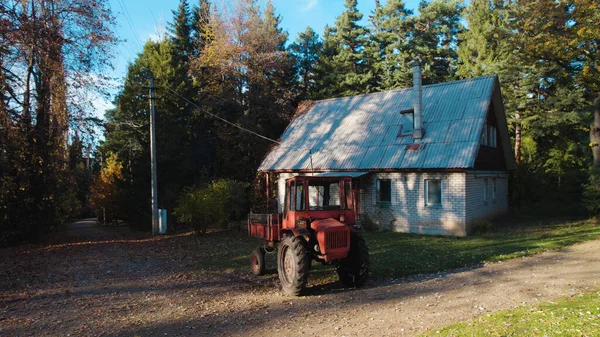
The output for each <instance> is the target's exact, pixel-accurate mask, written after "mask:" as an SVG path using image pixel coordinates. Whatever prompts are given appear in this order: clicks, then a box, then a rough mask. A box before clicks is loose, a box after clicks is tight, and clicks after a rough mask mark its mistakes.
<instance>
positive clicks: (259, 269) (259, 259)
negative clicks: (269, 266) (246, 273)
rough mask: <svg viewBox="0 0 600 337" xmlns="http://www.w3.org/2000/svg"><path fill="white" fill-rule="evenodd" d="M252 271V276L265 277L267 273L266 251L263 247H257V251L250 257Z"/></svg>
mask: <svg viewBox="0 0 600 337" xmlns="http://www.w3.org/2000/svg"><path fill="white" fill-rule="evenodd" d="M250 270H252V274H254V275H256V276H260V275H263V274H264V273H265V249H264V248H262V247H256V249H255V250H254V251H253V252H252V254H251V255H250Z"/></svg>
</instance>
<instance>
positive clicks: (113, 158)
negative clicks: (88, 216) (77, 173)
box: [89, 153, 123, 223]
mask: <svg viewBox="0 0 600 337" xmlns="http://www.w3.org/2000/svg"><path fill="white" fill-rule="evenodd" d="M122 169H123V165H122V164H121V163H120V162H119V159H118V158H117V155H116V154H114V153H113V154H111V155H110V156H109V157H108V158H107V159H106V164H105V166H104V168H103V169H102V170H101V171H100V173H98V174H97V175H96V176H95V177H94V180H93V182H92V185H91V186H90V200H89V201H90V206H91V207H92V209H93V210H94V212H95V213H96V215H97V216H98V219H99V220H100V221H102V222H104V223H110V222H112V221H114V220H116V219H122V218H123V217H122V215H123V214H122V212H123V210H122V207H120V202H119V188H118V184H119V182H120V181H121V180H122V179H123V174H122V173H121V170H122Z"/></svg>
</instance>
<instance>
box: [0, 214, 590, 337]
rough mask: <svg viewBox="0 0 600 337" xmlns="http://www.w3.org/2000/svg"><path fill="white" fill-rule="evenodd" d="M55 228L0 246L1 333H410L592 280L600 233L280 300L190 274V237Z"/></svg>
mask: <svg viewBox="0 0 600 337" xmlns="http://www.w3.org/2000/svg"><path fill="white" fill-rule="evenodd" d="M58 234H59V235H57V236H56V238H55V239H53V240H50V241H49V242H47V243H46V244H44V245H27V246H21V247H16V248H5V249H0V335H9V336H10V335H17V336H25V335H27V336H29V335H60V336H67V335H73V336H79V335H89V336H91V335H94V336H97V335H106V336H114V335H118V336H135V335H138V336H213V335H219V336H221V335H222V336H299V335H300V336H317V335H318V336H413V335H416V334H418V333H421V332H424V331H427V330H429V329H435V328H438V327H442V326H444V325H447V324H449V323H453V322H458V321H463V320H466V319H470V318H472V317H476V316H479V315H483V314H487V313H491V312H494V311H498V310H501V309H507V308H512V307H516V306H520V305H525V304H534V303H538V302H545V301H551V300H552V299H554V298H557V297H564V296H569V295H574V294H578V293H580V292H582V291H586V290H593V289H596V288H597V287H598V286H600V281H599V280H600V241H591V242H587V243H584V244H579V245H575V246H571V247H567V248H565V249H562V250H560V251H554V252H548V253H544V254H539V255H536V256H533V257H527V258H519V259H515V260H511V261H507V262H503V263H494V264H490V265H486V266H480V267H477V268H474V269H472V270H469V271H464V272H460V273H455V274H448V275H421V276H414V277H410V278H406V279H399V280H395V281H393V282H389V283H371V284H368V286H367V287H366V288H365V289H360V290H348V289H340V288H336V286H325V287H312V288H311V289H309V292H308V294H307V296H304V297H298V298H291V297H285V296H282V295H280V293H279V292H278V290H277V288H276V285H277V280H276V278H277V276H276V275H275V274H271V275H270V276H266V277H260V278H256V277H254V276H252V275H250V274H249V272H248V271H247V269H244V270H236V269H230V270H226V271H225V272H224V273H219V274H216V273H213V272H210V271H202V270H200V271H197V270H196V269H195V261H197V260H198V259H210V258H211V255H210V250H209V249H207V247H200V246H198V245H200V244H201V243H199V241H198V240H195V238H194V237H193V236H191V234H182V235H177V236H169V237H160V238H149V237H147V235H142V234H132V233H130V232H128V231H127V230H126V229H122V228H121V229H117V228H104V227H97V226H95V223H94V222H93V221H92V220H89V221H83V222H78V223H75V224H74V225H72V227H71V229H70V230H69V231H67V232H63V233H58ZM215 235H219V234H215ZM228 240H230V242H229V243H228V244H235V238H234V241H231V239H230V238H229V239H228ZM240 240H243V237H241V236H240Z"/></svg>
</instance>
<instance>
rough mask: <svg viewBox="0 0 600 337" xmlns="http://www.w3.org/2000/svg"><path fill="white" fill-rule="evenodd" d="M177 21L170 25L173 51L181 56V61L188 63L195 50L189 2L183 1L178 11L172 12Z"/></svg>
mask: <svg viewBox="0 0 600 337" xmlns="http://www.w3.org/2000/svg"><path fill="white" fill-rule="evenodd" d="M172 13H173V17H174V18H175V21H174V22H173V23H171V24H170V29H169V30H170V32H171V35H172V37H171V40H172V41H173V50H176V51H177V53H178V54H180V61H184V62H187V61H188V60H189V57H190V55H191V54H192V51H193V49H194V46H193V44H192V36H191V34H192V25H191V22H190V9H189V4H188V2H187V0H181V1H180V2H179V7H178V8H177V11H172Z"/></svg>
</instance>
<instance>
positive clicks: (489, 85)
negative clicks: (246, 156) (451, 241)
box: [259, 63, 515, 236]
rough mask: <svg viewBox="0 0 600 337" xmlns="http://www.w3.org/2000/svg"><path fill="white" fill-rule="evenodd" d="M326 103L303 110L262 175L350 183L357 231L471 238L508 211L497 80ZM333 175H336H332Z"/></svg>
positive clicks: (417, 78)
mask: <svg viewBox="0 0 600 337" xmlns="http://www.w3.org/2000/svg"><path fill="white" fill-rule="evenodd" d="M413 77H414V86H413V88H407V89H400V90H392V91H385V92H378V93H372V94H365V95H358V96H351V97H341V98H333V99H325V100H320V101H315V102H312V103H311V104H310V105H309V106H307V107H305V108H304V110H305V111H303V112H299V113H297V116H296V117H295V119H294V120H293V121H292V123H291V124H290V125H289V126H288V128H287V129H286V130H285V132H284V133H283V135H282V136H281V140H280V144H278V145H277V146H276V147H274V148H273V149H272V150H271V152H270V153H268V154H267V156H266V157H265V159H264V160H263V162H262V164H261V165H260V167H259V171H262V172H266V173H269V174H272V173H274V174H277V175H278V191H279V193H278V194H279V209H280V210H281V207H282V203H283V201H282V199H283V195H284V186H285V179H287V178H289V177H292V176H294V175H299V174H313V175H315V174H326V175H332V174H333V175H335V174H338V173H340V174H344V175H350V176H352V177H353V186H354V189H355V199H356V206H357V211H358V213H359V219H360V221H361V222H362V224H363V225H367V223H368V222H369V223H370V224H376V225H378V226H379V227H380V228H386V229H392V230H396V231H401V232H410V233H422V234H433V235H451V236H465V235H467V234H468V233H469V232H470V231H471V230H472V229H473V228H474V227H475V226H477V224H478V223H479V221H480V220H482V219H488V218H491V217H494V216H497V215H499V214H502V213H505V212H507V209H508V172H509V170H512V169H514V167H515V164H514V158H513V154H512V151H511V150H510V149H511V145H510V140H509V135H508V128H507V123H506V116H505V113H504V107H503V105H502V95H501V92H500V84H499V82H498V78H497V76H484V77H477V78H472V79H467V80H460V81H453V82H448V83H440V84H434V85H426V86H422V85H421V70H420V65H419V64H418V63H416V64H414V67H413ZM331 172H332V173H331Z"/></svg>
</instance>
